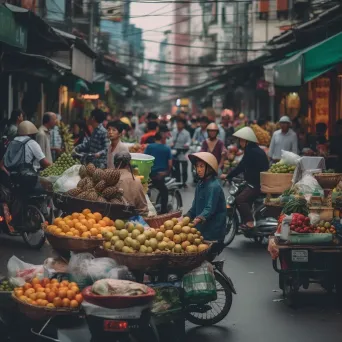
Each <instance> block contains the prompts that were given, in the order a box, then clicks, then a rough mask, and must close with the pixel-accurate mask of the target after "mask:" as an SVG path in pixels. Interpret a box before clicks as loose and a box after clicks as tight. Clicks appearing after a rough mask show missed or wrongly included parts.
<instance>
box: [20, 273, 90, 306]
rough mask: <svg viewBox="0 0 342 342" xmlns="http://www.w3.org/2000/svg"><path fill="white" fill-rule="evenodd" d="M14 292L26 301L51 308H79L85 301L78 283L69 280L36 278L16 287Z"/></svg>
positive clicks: (21, 299)
mask: <svg viewBox="0 0 342 342" xmlns="http://www.w3.org/2000/svg"><path fill="white" fill-rule="evenodd" d="M13 293H14V295H15V297H16V298H17V299H18V300H20V301H22V302H24V303H27V304H30V305H34V306H40V307H46V308H49V309H56V308H69V309H78V308H79V306H80V304H81V303H82V301H83V297H82V294H81V293H80V289H79V288H78V285H77V284H76V283H74V282H69V281H67V280H63V281H61V282H59V281H58V280H57V279H51V280H50V279H49V278H44V279H42V280H40V279H39V278H34V279H32V281H31V282H30V283H25V285H24V286H22V287H16V288H15V289H14V291H13Z"/></svg>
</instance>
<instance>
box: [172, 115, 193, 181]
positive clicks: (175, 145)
mask: <svg viewBox="0 0 342 342" xmlns="http://www.w3.org/2000/svg"><path fill="white" fill-rule="evenodd" d="M186 124H187V122H186V119H183V118H180V117H179V118H177V128H176V129H175V130H173V132H172V142H171V144H172V154H173V163H174V177H175V178H176V180H177V182H181V183H182V184H183V186H184V187H187V185H186V182H187V181H188V161H187V158H186V153H187V151H188V150H189V147H190V144H191V137H190V133H189V132H188V131H187V130H186V129H185V127H186ZM181 176H182V177H181Z"/></svg>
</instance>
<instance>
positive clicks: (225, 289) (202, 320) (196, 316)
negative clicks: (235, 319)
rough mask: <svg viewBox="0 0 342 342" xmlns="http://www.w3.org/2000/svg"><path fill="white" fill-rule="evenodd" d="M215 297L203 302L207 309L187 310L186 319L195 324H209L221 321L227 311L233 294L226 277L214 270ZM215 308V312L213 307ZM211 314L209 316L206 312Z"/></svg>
mask: <svg viewBox="0 0 342 342" xmlns="http://www.w3.org/2000/svg"><path fill="white" fill-rule="evenodd" d="M215 279H216V291H217V299H216V300H215V301H212V302H210V303H207V304H205V306H208V307H209V309H210V310H209V309H208V310H206V312H204V313H199V312H189V311H188V312H187V313H186V319H187V320H188V321H189V322H191V323H193V324H196V325H202V326H209V325H214V324H217V323H218V322H220V321H222V320H223V319H224V318H225V317H226V316H227V315H228V313H229V311H230V308H231V306H232V302H233V294H232V291H231V289H230V286H229V284H228V283H227V281H226V279H225V278H224V277H223V276H222V275H221V274H220V273H218V272H215ZM215 308H217V311H216V312H215V311H214V309H215ZM210 313H211V314H212V315H211V316H209V315H208V314H210Z"/></svg>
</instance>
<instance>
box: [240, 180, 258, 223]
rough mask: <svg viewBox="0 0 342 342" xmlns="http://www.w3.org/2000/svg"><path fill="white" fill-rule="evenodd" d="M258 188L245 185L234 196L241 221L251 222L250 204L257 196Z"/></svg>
mask: <svg viewBox="0 0 342 342" xmlns="http://www.w3.org/2000/svg"><path fill="white" fill-rule="evenodd" d="M259 195H260V190H259V189H255V188H251V187H249V186H247V187H246V188H245V189H243V190H242V192H241V193H240V194H239V195H238V196H237V197H236V203H237V206H238V208H239V212H240V215H241V220H242V222H243V223H247V222H252V221H253V215H252V205H253V202H254V201H255V200H256V199H257V198H258V197H259Z"/></svg>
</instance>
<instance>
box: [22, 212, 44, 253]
mask: <svg viewBox="0 0 342 342" xmlns="http://www.w3.org/2000/svg"><path fill="white" fill-rule="evenodd" d="M25 222H27V224H28V225H30V226H31V227H39V229H38V230H37V231H35V232H24V233H23V235H22V237H23V240H24V241H25V243H26V244H27V245H28V246H29V247H31V248H33V249H40V248H41V247H42V246H43V245H44V243H45V239H46V237H45V234H44V231H43V229H42V224H43V223H44V222H45V218H44V215H43V214H42V212H41V211H40V210H39V209H38V208H37V207H36V206H34V205H28V206H27V212H26V219H25Z"/></svg>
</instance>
